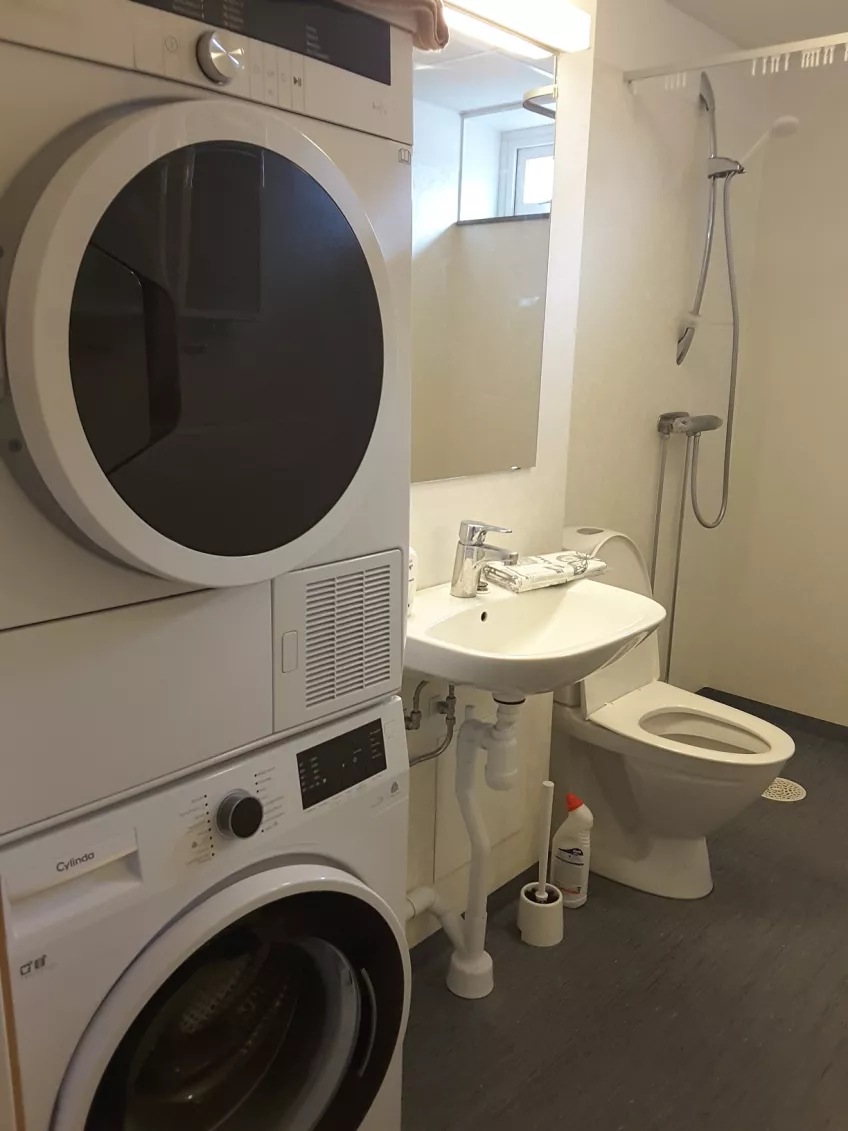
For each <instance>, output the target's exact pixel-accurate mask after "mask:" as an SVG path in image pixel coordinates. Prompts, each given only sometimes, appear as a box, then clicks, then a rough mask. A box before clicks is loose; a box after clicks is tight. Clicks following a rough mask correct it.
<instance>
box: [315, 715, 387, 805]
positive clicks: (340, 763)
mask: <svg viewBox="0 0 848 1131" xmlns="http://www.w3.org/2000/svg"><path fill="white" fill-rule="evenodd" d="M385 769H386V742H385V738H384V735H383V723H382V720H381V719H374V721H373V722H370V723H366V724H365V725H364V726H361V727H357V728H356V730H351V731H348V732H347V733H346V734H340V735H338V736H337V737H336V738H331V739H329V740H328V741H327V742H322V743H320V744H319V745H318V746H310V747H309V748H308V749H307V750H302V751H300V753H299V754H298V755H297V772H298V777H299V779H300V796H301V800H302V802H303V808H304V809H311V808H312V806H313V805H318V804H320V802H322V801H327V800H328V798H330V797H335V796H336V794H338V793H343V792H344V791H345V790H346V789H350V788H351V786H355V785H359V784H360V782H364V781H367V780H368V778H372V777H374V776H375V775H376V774H379V773H382V771H383V770H385Z"/></svg>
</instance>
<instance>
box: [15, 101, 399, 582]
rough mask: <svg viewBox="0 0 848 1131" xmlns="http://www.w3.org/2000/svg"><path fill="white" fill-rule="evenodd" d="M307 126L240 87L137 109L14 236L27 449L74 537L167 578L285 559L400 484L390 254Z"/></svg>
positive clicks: (204, 575) (224, 576)
mask: <svg viewBox="0 0 848 1131" xmlns="http://www.w3.org/2000/svg"><path fill="white" fill-rule="evenodd" d="M296 123H297V119H296V118H294V117H293V116H289V117H286V116H283V115H280V114H270V113H266V112H265V111H261V110H257V109H256V108H248V107H242V106H239V105H233V103H232V100H231V99H209V100H204V101H201V102H180V103H174V104H168V105H158V106H153V107H148V108H146V109H143V110H136V111H135V112H132V113H129V114H127V115H126V116H124V117H121V118H120V119H119V120H117V121H113V122H112V123H111V124H110V125H108V126H106V128H103V129H101V130H99V131H98V132H97V133H96V134H94V136H91V137H90V138H89V139H88V140H87V141H86V142H85V143H84V144H82V145H81V147H80V148H78V149H77V150H76V151H75V152H74V153H73V155H72V156H71V157H70V158H69V159H68V160H67V161H66V162H65V163H64V164H63V165H62V166H61V168H60V169H59V170H58V172H57V173H56V174H55V176H54V177H53V179H52V180H51V181H50V183H49V185H48V186H47V188H46V190H45V191H44V192H43V194H42V196H41V197H40V199H39V200H38V203H37V204H36V206H35V208H34V211H33V212H32V214H31V217H30V219H29V221H28V223H27V226H26V229H25V231H24V234H23V237H22V239H21V242H20V245H19V248H18V251H17V253H16V255H15V260H14V264H13V268H12V272H11V279H10V283H9V291H8V296H7V304H6V322H5V336H6V355H7V363H8V376H9V383H10V387H11V392H12V400H13V405H14V417H13V420H12V423H11V424H10V423H9V422H8V421H7V422H5V423H4V425H3V431H4V436H3V440H4V443H3V449H4V452H5V455H6V459H7V461H8V462H9V465H10V467H11V468H12V470H13V472H14V473H15V474H16V476H17V478H18V479H19V481H20V482H21V483H22V484H24V486H25V487H27V489H28V490H29V491H30V494H31V496H32V497H33V498H34V499H36V500H37V501H38V500H41V503H42V506H43V508H44V509H46V510H47V511H48V512H50V511H51V509H52V511H53V512H54V513H53V517H54V519H57V520H58V521H59V522H60V523H62V524H63V525H65V526H66V527H69V528H70V529H71V532H72V533H75V534H77V535H79V537H81V538H82V539H83V540H85V541H87V542H88V543H90V544H93V545H94V546H95V547H96V548H99V549H100V550H101V551H105V552H106V553H107V554H109V555H111V556H113V557H115V558H117V559H119V560H121V561H123V562H126V563H128V564H130V565H132V566H135V567H136V568H139V569H142V570H145V571H147V572H150V573H153V574H156V575H158V576H162V577H166V578H172V579H176V580H179V581H182V582H187V583H190V584H198V585H210V586H224V585H238V584H248V583H251V582H256V581H260V580H263V579H267V578H270V577H275V576H279V575H280V574H283V573H285V572H287V571H288V570H290V569H292V568H295V567H297V566H298V565H300V564H302V563H303V561H305V560H306V559H307V558H308V557H309V556H310V555H312V554H314V552H315V551H316V550H318V549H319V548H320V547H321V546H323V545H324V544H326V543H327V542H328V541H329V540H330V539H331V538H332V537H333V536H334V534H335V533H337V532H338V531H339V530H340V529H341V527H342V526H343V525H344V523H345V522H346V521H348V520H349V519H350V518H351V516H352V515H353V514H354V513H355V509H356V506H357V503H358V502H359V501H360V499H361V497H362V495H363V493H364V492H365V491H367V490H368V489H369V487H370V488H372V489H375V487H376V486H377V485H378V484H379V469H377V468H376V456H375V455H374V453H373V449H374V447H375V444H374V443H373V441H374V440H375V438H376V437H377V436H378V435H379V434H380V433H381V430H385V429H388V428H389V426H390V421H388V420H387V419H386V413H385V412H384V411H383V407H384V400H385V398H384V390H385V389H386V388H388V387H391V382H393V381H394V380H396V379H397V371H396V364H397V359H396V346H395V339H394V328H393V316H392V304H391V298H390V286H389V281H388V274H387V271H386V265H385V262H384V260H383V257H382V254H381V251H380V248H379V245H378V242H377V239H376V236H375V234H374V231H373V229H372V227H371V225H370V223H369V220H368V218H367V216H366V215H365V212H364V210H363V208H362V205H361V204H360V202H359V200H358V198H357V196H356V194H355V192H354V190H353V188H352V187H351V185H350V184H349V183H348V181H347V180H346V178H345V177H344V176H343V174H342V173H341V172H340V171H339V169H338V168H337V167H336V166H335V165H334V164H333V162H332V160H331V159H330V157H329V156H328V155H327V154H326V153H325V152H324V151H323V150H321V149H320V148H319V147H318V146H317V145H315V144H314V143H313V142H311V141H310V140H309V139H308V138H307V137H305V136H304V134H302V133H301V132H299V130H298V129H297V128H296ZM44 500H47V501H46V503H45V502H44Z"/></svg>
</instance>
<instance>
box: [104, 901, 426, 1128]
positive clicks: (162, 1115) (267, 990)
mask: <svg viewBox="0 0 848 1131" xmlns="http://www.w3.org/2000/svg"><path fill="white" fill-rule="evenodd" d="M404 985H405V974H404V970H403V964H402V961H401V960H400V958H399V955H398V946H397V940H396V938H395V937H394V936H393V934H392V932H391V931H390V930H389V928H388V927H387V926H386V923H385V921H384V920H383V919H382V917H381V915H380V913H379V912H377V911H375V910H374V909H373V908H372V907H370V906H368V905H367V904H364V903H362V902H361V901H359V900H357V899H355V898H352V897H350V896H348V895H344V894H342V893H333V894H332V895H329V894H327V893H324V894H320V895H319V894H312V895H310V894H304V895H299V896H294V897H292V898H289V899H286V900H282V901H280V902H278V903H272V904H269V905H268V906H266V907H263V908H261V909H259V910H258V911H256V912H253V913H251V914H249V915H247V916H246V917H244V918H243V919H241V920H239V921H237V922H236V923H234V924H233V925H232V926H230V927H228V928H227V929H225V930H223V931H222V932H221V933H220V934H218V935H216V936H215V937H214V938H213V939H211V940H210V941H209V942H208V943H206V945H204V946H202V947H201V948H200V949H199V950H198V951H197V952H196V953H194V954H193V955H192V956H191V957H190V958H189V959H187V960H186V961H185V962H183V963H182V965H180V966H179V967H178V969H177V970H176V971H175V972H174V973H173V974H172V975H171V976H170V977H169V978H168V979H167V981H165V982H164V984H163V985H162V986H161V987H160V989H159V990H158V991H157V992H156V993H155V994H154V995H153V996H152V998H151V999H150V1000H149V1001H148V1003H147V1004H146V1006H145V1007H144V1008H143V1009H142V1010H141V1012H140V1013H139V1014H138V1016H137V1018H136V1020H135V1021H134V1023H133V1024H132V1025H131V1026H130V1028H129V1030H128V1031H127V1033H126V1035H125V1036H124V1037H123V1039H122V1040H121V1042H120V1044H119V1045H118V1048H117V1050H116V1051H115V1053H114V1055H113V1056H112V1058H111V1060H110V1062H109V1065H108V1067H107V1069H106V1071H105V1073H104V1075H103V1077H102V1080H101V1082H100V1084H99V1086H98V1088H97V1090H96V1093H95V1096H94V1099H93V1102H92V1104H91V1107H90V1110H89V1113H88V1116H87V1118H86V1119H85V1123H84V1131H215V1129H216V1128H222V1129H227V1131H230V1129H232V1131H237V1129H238V1131H242V1129H247V1128H249V1129H250V1131H314V1129H318V1128H320V1129H322V1131H323V1129H330V1128H350V1129H351V1131H352V1129H354V1128H356V1127H359V1125H360V1122H361V1120H362V1119H363V1118H364V1116H365V1114H366V1113H367V1111H368V1109H369V1108H370V1106H371V1104H372V1102H373V1100H374V1099H375V1097H376V1094H377V1092H378V1091H379V1088H380V1087H381V1085H382V1083H383V1081H384V1079H385V1076H386V1072H387V1070H388V1067H389V1064H390V1063H391V1060H392V1057H393V1055H394V1052H395V1049H396V1047H397V1042H398V1040H399V1038H400V1035H401V1026H402V1024H403V1016H404V998H405V990H404Z"/></svg>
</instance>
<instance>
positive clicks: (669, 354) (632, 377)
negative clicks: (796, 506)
mask: <svg viewBox="0 0 848 1131" xmlns="http://www.w3.org/2000/svg"><path fill="white" fill-rule="evenodd" d="M731 48H732V45H731V44H728V43H727V42H726V41H725V40H722V39H721V37H719V36H717V35H715V34H714V33H713V32H711V31H709V30H707V29H706V28H704V27H703V26H701V25H700V24H697V23H696V22H695V21H694V20H691V19H690V18H689V17H687V16H684V15H683V14H682V13H680V12H679V11H678V10H677V9H676V8H673V7H671V6H670V5H669V4H666V3H665V2H664V0H600V3H599V5H598V23H597V31H596V54H597V60H598V61H597V65H596V68H595V87H594V99H593V107H592V124H591V133H590V148H589V172H588V188H587V209H586V230H585V238H584V256H583V259H584V272H583V278H582V281H581V293H580V316H579V325H578V337H577V358H576V363H575V378H574V401H573V406H572V431H571V438H570V455H569V465H568V491H567V503H566V509H565V515H566V520H567V522H568V523H569V524H584V523H586V524H592V525H598V526H610V527H613V528H616V529H620V530H624V531H625V532H626V533H628V534H630V535H631V536H633V537H634V538H635V539H636V541H637V543H638V544H639V546H640V547H641V549H642V552H643V553H644V555H645V557H646V559H647V558H648V556H649V553H650V547H651V541H652V534H653V523H654V513H655V500H656V487H657V465H658V455H659V438H658V435H657V432H656V421H657V417H658V416H659V415H660V413H662V412H664V411H669V410H686V411H689V412H691V413H707V412H709V413H716V414H718V415H721V416H724V415H725V405H726V397H727V381H728V365H727V360H728V344H729V338H728V334H729V331H728V328H727V326H726V325H724V326H721V325H709V324H707V325H705V326H703V327H702V328H701V330H700V331H699V335H698V339H697V344H696V347H695V348H693V350H692V353H691V354H690V357H689V359H687V361H686V363H685V364H684V365H683V366H681V367H678V366H677V364H676V341H677V332H678V323H679V320H680V317H681V314H682V313H683V312H684V311H685V310H686V309H688V307H689V306H690V305H691V302H692V299H693V295H694V290H695V284H696V281H697V273H698V265H699V257H700V254H701V249H702V247H703V239H704V228H705V222H706V189H707V181H706V175H705V172H706V157H707V155H708V152H709V150H708V136H707V128H706V127H707V123H706V120H705V116H704V115H703V113H701V111H700V110H699V107H698V98H697V91H698V84H697V81H695V82H691V81H690V82H689V83H688V85H687V87H686V89H685V90H680V91H666V90H665V89H664V85H663V83H662V82H652V83H649V84H642V85H640V87H639V88H638V90H637V91H635V92H631V91H630V90H629V89H628V88H627V86H626V85H625V83H624V82H623V79H622V70H623V69H626V68H631V67H639V66H647V65H650V64H651V63H655V62H661V61H664V62H668V61H673V60H674V59H680V58H683V59H685V58H691V57H692V56H693V55H694V56H699V55H700V56H704V55H706V56H707V57H709V55H710V54H711V53H715V52H722V51H727V50H729V49H731ZM713 80H714V84H715V89H716V96H717V100H718V106H719V134H720V141H721V147H722V149H723V150H724V151H726V152H729V153H730V154H731V155H732V154H734V153H739V154H741V153H743V152H744V151H745V150H746V149H747V148H748V147H749V145H750V144H752V143H753V141H754V140H755V139H756V137H757V136H758V135H759V132H760V130H761V128H762V126H763V125H764V123H765V121H766V120H767V117H768V115H767V108H766V106H765V104H764V98H763V95H762V93H761V92H762V88H761V87H757V86H755V85H754V84H753V83H752V82H751V80H750V77H749V72H746V74H745V75H743V76H740V75H739V74H738V73H737V72H735V71H730V72H728V71H716V72H714V75H713ZM757 179H758V174H757V172H756V171H754V172H753V173H752V174H750V175H749V176H748V177H747V178H746V179H745V181H744V182H743V183H738V184H737V186H735V190H736V209H735V211H736V214H737V220H738V224H737V227H738V239H737V259H738V262H739V270H740V282H741V291H742V299H743V306H744V305H746V304H747V297H748V294H749V292H750V276H751V269H752V265H753V238H754V231H755V227H754V219H755V216H756V209H757V204H758V185H757ZM725 290H726V283H725V282H724V257H723V249H722V247H721V246H720V243H719V241H717V244H716V251H715V254H714V261H713V268H712V273H711V283H710V286H709V288H708V293H707V296H706V300H705V304H704V316H705V320H706V322H707V323H710V322H711V321H712V320H716V319H722V318H723V319H725V320H726V317H727V315H726V313H725V312H724V311H725V307H724V303H725V302H726V294H725ZM719 436H720V437H721V436H723V433H721V434H719ZM671 444H672V447H671V451H670V458H669V476H668V487H667V490H668V494H667V503H666V507H665V514H666V521H665V523H664V527H663V543H662V557H661V568H660V572H659V576H658V585H657V594H658V597H659V598H660V600H662V601H663V602H664V603H665V604H668V603H669V600H670V565H671V551H672V549H673V543H674V527H675V517H676V510H677V498H678V494H679V484H680V473H681V464H682V454H683V448H682V442H681V441H680V439H679V438H675V439H674V440H672V441H671ZM703 447H704V452H703V459H702V467H703V474H704V477H705V481H708V482H710V483H714V482H715V480H716V478H717V476H718V473H719V462H720V447H721V439H715V438H714V437H712V438H708V439H706V440H705V441H704V445H703ZM704 501H705V505H706V506H708V507H709V508H710V509H712V507H713V506H714V492H711V491H706V492H705V500H704ZM687 540H688V541H691V540H689V539H688V531H687ZM689 548H690V547H689V546H687V550H688V549H689ZM704 580H706V582H707V583H708V584H709V578H707V579H703V578H697V579H694V578H691V577H689V578H688V579H687V580H686V582H685V584H686V585H690V584H691V585H692V586H693V588H694V586H695V584H696V581H697V585H698V587H699V588H698V590H697V591H698V602H699V603H692V604H691V605H690V606H689V607H688V609H687V611H685V612H684V614H683V615H682V617H681V618H680V634H681V637H686V636H687V634H688V639H689V640H690V641H691V642H692V646H693V647H694V648H696V649H697V648H698V638H699V634H701V633H705V632H706V633H709V632H711V631H712V632H714V631H715V630H716V622H715V616H714V608H713V607H712V606H711V605H710V603H709V602H708V601H706V600H705V596H704V592H703V589H702V588H701V584H702V582H703V581H704ZM684 621H685V622H687V623H686V624H685V625H684V624H683V623H682V622H684ZM678 639H680V637H679V638H678ZM695 666H697V665H695ZM689 674H690V676H691V677H692V678H693V679H695V680H696V681H697V680H700V682H701V683H707V682H710V678H711V674H710V673H708V672H707V671H706V670H701V671H699V672H697V673H696V672H695V670H694V667H693V669H692V670H691V671H690V673H689Z"/></svg>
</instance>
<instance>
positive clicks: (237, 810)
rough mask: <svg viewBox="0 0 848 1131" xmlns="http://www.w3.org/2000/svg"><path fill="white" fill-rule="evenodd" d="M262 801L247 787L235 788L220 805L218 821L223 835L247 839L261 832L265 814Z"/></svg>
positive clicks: (219, 829)
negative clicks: (249, 791) (248, 790)
mask: <svg viewBox="0 0 848 1131" xmlns="http://www.w3.org/2000/svg"><path fill="white" fill-rule="evenodd" d="M264 815H265V814H264V811H263V809H262V802H261V801H260V800H259V798H258V797H254V796H253V794H252V793H248V792H247V790H246V789H234V790H233V792H232V793H228V794H227V796H226V797H225V798H224V800H223V801H222V802H221V804H220V805H219V806H218V814H217V817H216V821H217V823H218V831H219V832H220V833H221V834H222V835H223V836H230V837H235V838H237V839H238V840H247V838H248V837H251V836H253V834H254V833H257V832H259V829H260V828H261V826H262V818H263V816H264Z"/></svg>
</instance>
